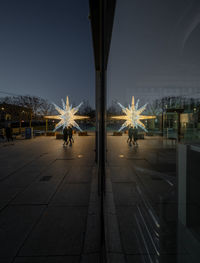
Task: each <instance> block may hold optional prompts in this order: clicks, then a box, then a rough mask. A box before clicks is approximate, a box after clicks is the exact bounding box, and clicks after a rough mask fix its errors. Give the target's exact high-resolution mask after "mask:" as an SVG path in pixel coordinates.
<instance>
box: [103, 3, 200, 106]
mask: <svg viewBox="0 0 200 263" xmlns="http://www.w3.org/2000/svg"><path fill="white" fill-rule="evenodd" d="M107 76H108V103H109V104H110V103H112V101H121V102H122V103H124V104H127V103H130V102H131V96H132V95H134V96H135V97H136V98H140V99H141V100H142V102H143V103H145V102H150V101H152V100H154V99H155V98H161V97H163V96H168V95H170V96H171V95H172V96H180V95H181V96H186V97H195V98H196V97H200V1H199V0H165V1H161V0H118V1H117V6H116V13H115V21H114V28H113V36H112V43H111V50H110V58H109V66H108V74H107Z"/></svg>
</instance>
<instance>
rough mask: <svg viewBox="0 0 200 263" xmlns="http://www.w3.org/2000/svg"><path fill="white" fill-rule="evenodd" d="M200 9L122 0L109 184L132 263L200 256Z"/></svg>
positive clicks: (114, 60) (114, 57)
mask: <svg viewBox="0 0 200 263" xmlns="http://www.w3.org/2000/svg"><path fill="white" fill-rule="evenodd" d="M198 10H200V4H199V3H198V1H188V0H181V1H180V0H175V1H164V2H163V1H159V0H155V1H148V0H143V1H140V0H134V1H132V0H125V1H124V0H118V1H117V6H116V12H115V20H114V27H113V35H112V43H111V50H110V57H109V65H108V100H107V111H108V118H107V139H108V164H107V169H108V175H107V178H108V184H110V185H111V186H112V195H113V200H114V206H115V210H114V214H115V216H116V222H117V229H118V230H117V232H118V234H119V237H120V240H121V242H120V246H119V247H118V252H119V253H121V252H122V254H123V255H124V257H125V260H127V261H128V262H198V260H197V259H198V258H200V255H199V251H200V250H199V249H200V242H199V237H200V236H199V232H198V226H199V223H198V222H199V221H198V220H197V219H198V218H199V217H198V207H199V205H198V204H199V200H200V199H199V195H198V188H197V185H198V169H199V168H198V166H197V163H198V160H200V155H199V151H200V150H199V149H200V148H199V142H200V77H199V76H200V62H199V61H200V60H199V58H200V50H199V44H200V37H199V36H200V34H199V33H200V26H199V24H200V21H199V18H198V14H199V13H198V12H199V11H198ZM131 126H132V127H133V129H131ZM194 226H195V227H194ZM120 251H121V252H120ZM134 260H135V261H134Z"/></svg>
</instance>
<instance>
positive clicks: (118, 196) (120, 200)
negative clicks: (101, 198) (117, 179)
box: [113, 183, 138, 206]
mask: <svg viewBox="0 0 200 263" xmlns="http://www.w3.org/2000/svg"><path fill="white" fill-rule="evenodd" d="M135 186H136V184H135V183H113V195H114V201H115V205H116V206H128V205H135V204H136V203H137V200H138V199H137V194H136V189H135Z"/></svg>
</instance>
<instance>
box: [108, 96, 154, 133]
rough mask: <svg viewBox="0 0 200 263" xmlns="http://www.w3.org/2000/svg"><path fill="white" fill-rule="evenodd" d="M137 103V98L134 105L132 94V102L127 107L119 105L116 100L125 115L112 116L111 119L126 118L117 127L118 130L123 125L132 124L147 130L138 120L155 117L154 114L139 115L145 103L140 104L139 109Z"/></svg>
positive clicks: (144, 107)
mask: <svg viewBox="0 0 200 263" xmlns="http://www.w3.org/2000/svg"><path fill="white" fill-rule="evenodd" d="M138 104H139V100H137V102H136V105H135V99H134V96H132V104H131V106H130V105H129V106H128V108H125V107H124V106H123V105H121V104H120V103H119V102H118V105H119V106H120V107H121V108H122V111H123V113H125V115H122V116H114V117H112V119H117V120H126V121H125V122H124V123H123V125H122V126H121V128H120V129H119V131H121V130H123V129H124V128H125V127H128V126H132V127H136V128H138V127H140V128H142V129H143V130H144V131H146V132H147V130H146V128H145V125H144V123H142V122H141V121H140V120H144V119H155V118H156V116H145V115H141V113H142V112H143V111H144V110H145V109H146V106H147V104H145V105H144V106H142V107H141V108H139V109H138Z"/></svg>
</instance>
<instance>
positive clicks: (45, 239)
mask: <svg viewBox="0 0 200 263" xmlns="http://www.w3.org/2000/svg"><path fill="white" fill-rule="evenodd" d="M86 217H87V207H49V208H48V209H47V210H46V212H45V214H44V215H43V217H42V219H41V220H40V222H39V223H38V225H37V226H36V227H35V229H34V231H33V232H32V233H31V235H30V236H29V238H28V240H27V241H26V243H25V244H24V246H23V247H22V249H21V250H20V253H19V255H20V256H47V255H48V256H51V255H52V256H53V255H79V254H80V253H81V250H82V246H83V238H84V232H85V227H86Z"/></svg>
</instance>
